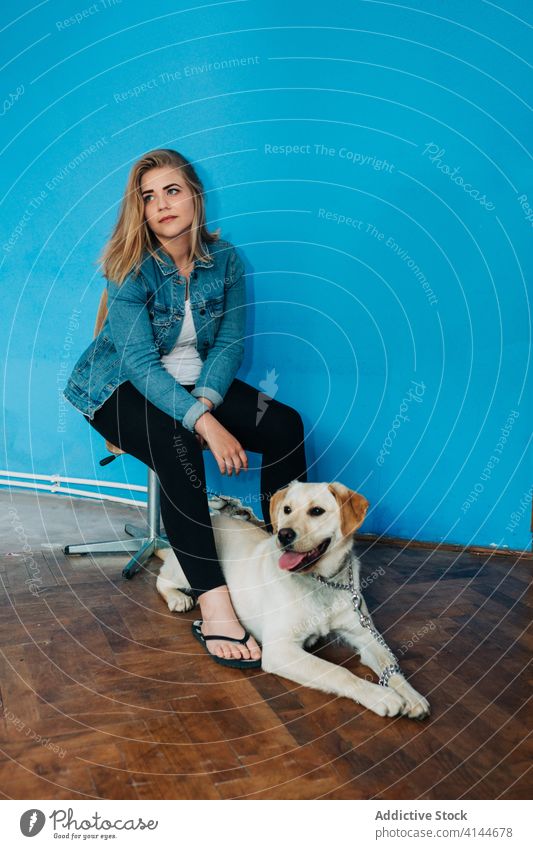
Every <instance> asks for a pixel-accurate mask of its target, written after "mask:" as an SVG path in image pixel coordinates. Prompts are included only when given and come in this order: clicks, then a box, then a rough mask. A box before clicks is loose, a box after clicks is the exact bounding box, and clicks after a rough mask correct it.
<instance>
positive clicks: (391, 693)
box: [356, 684, 405, 716]
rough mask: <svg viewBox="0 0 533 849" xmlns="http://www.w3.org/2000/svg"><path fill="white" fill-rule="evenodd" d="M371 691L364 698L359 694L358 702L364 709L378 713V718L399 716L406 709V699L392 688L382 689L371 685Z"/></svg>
mask: <svg viewBox="0 0 533 849" xmlns="http://www.w3.org/2000/svg"><path fill="white" fill-rule="evenodd" d="M369 686H370V687H371V689H370V690H367V691H366V692H365V693H364V696H362V695H361V694H358V696H357V698H356V701H358V702H360V704H362V705H364V707H366V708H368V709H369V710H372V711H374V713H377V715H378V716H398V714H402V713H403V712H404V708H405V699H403V698H402V696H400V694H399V693H397V692H396V691H395V690H392V689H391V688H390V687H381V686H380V685H378V684H370V685H369Z"/></svg>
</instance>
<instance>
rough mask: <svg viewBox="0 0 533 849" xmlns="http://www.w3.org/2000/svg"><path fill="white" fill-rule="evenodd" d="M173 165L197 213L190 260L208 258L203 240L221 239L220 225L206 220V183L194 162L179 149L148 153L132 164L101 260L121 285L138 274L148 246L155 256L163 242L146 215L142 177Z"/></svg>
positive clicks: (109, 275) (192, 225) (108, 272)
mask: <svg viewBox="0 0 533 849" xmlns="http://www.w3.org/2000/svg"><path fill="white" fill-rule="evenodd" d="M167 165H170V166H171V167H173V168H178V169H179V170H180V171H181V173H182V175H183V177H184V179H185V182H186V184H187V185H188V187H189V189H190V190H191V192H192V196H193V202H194V215H193V220H192V223H191V249H190V253H189V257H188V260H187V263H190V262H192V261H193V260H195V259H200V260H209V259H210V257H209V255H207V254H206V253H204V251H203V250H202V243H204V244H206V245H207V244H210V243H212V242H216V241H218V239H219V237H220V228H218V230H216V231H214V232H213V233H210V232H209V231H208V230H207V227H206V224H205V201H204V187H203V184H202V181H201V180H200V178H199V177H198V174H197V173H196V171H195V169H194V166H193V165H192V164H191V163H190V162H189V160H188V159H185V157H184V156H182V155H181V153H178V151H177V150H172V149H170V148H160V149H157V150H150V151H149V152H148V153H145V154H144V156H142V157H141V158H140V159H138V160H137V162H135V163H134V165H133V166H132V168H131V171H130V174H129V177H128V182H127V184H126V190H125V192H124V197H123V198H122V204H121V207H120V212H119V215H118V220H117V223H116V225H115V229H114V230H113V233H112V235H111V238H110V239H109V241H108V242H107V244H106V245H105V247H104V249H103V251H102V253H101V255H100V256H99V258H98V262H99V263H101V265H102V270H103V274H104V276H105V277H106V278H107V279H108V280H111V281H113V282H115V283H118V284H119V285H120V284H121V283H123V282H124V280H125V279H126V277H127V276H128V274H130V272H133V273H134V274H135V275H136V274H138V272H139V269H140V266H141V262H142V258H143V253H144V251H145V250H147V251H148V252H149V253H150V254H151V255H152V256H155V251H156V249H157V248H158V247H160V244H161V243H160V242H159V239H158V238H157V236H156V235H155V233H153V232H152V230H151V229H150V227H149V226H148V223H147V221H146V219H145V217H144V201H143V198H142V194H141V178H142V176H143V174H145V173H146V171H149V170H150V169H151V168H161V167H164V166H167Z"/></svg>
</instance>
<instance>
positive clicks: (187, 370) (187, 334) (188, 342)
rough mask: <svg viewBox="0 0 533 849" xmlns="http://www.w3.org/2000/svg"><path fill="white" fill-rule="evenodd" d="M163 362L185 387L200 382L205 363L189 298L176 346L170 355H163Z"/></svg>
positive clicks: (186, 302)
mask: <svg viewBox="0 0 533 849" xmlns="http://www.w3.org/2000/svg"><path fill="white" fill-rule="evenodd" d="M161 362H162V363H163V366H164V367H165V368H166V370H167V371H168V372H170V374H171V375H172V376H173V377H175V378H176V380H177V381H178V383H181V384H183V385H184V386H186V385H188V384H191V383H196V381H197V380H198V377H199V375H200V372H201V370H202V364H203V363H202V359H201V357H200V354H199V353H198V349H197V347H196V329H195V327H194V321H193V317H192V313H191V303H190V300H189V298H187V299H186V301H185V315H184V316H183V320H182V325H181V330H180V334H179V336H178V338H177V340H176V344H175V345H174V347H173V348H172V350H171V351H170V353H169V354H163V356H162V357H161Z"/></svg>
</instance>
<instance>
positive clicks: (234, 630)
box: [198, 584, 261, 660]
mask: <svg viewBox="0 0 533 849" xmlns="http://www.w3.org/2000/svg"><path fill="white" fill-rule="evenodd" d="M198 603H199V605H200V610H201V611H202V619H203V622H202V634H203V635H204V637H207V636H209V634H225V635H227V636H228V637H243V636H244V633H245V629H244V627H243V625H241V623H240V622H239V620H238V619H237V616H236V614H235V610H234V608H233V604H232V603H231V598H230V594H229V590H228V588H227V586H226V584H223V585H222V586H220V587H215V589H214V590H208V592H205V593H202V594H201V595H200V596H198ZM206 646H207V647H208V651H209V652H210V653H211V654H216V655H217V656H218V657H224V658H228V659H229V658H235V659H237V660H259V658H260V657H261V649H260V648H259V646H258V645H257V642H256V641H255V640H254V638H253V637H250V639H249V640H248V642H247V643H246V645H244V644H243V643H232V642H226V641H225V640H208V641H207V643H206Z"/></svg>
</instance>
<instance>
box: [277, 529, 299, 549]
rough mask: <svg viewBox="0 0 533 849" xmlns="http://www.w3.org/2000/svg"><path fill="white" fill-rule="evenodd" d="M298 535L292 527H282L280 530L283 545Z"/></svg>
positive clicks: (279, 535)
mask: <svg viewBox="0 0 533 849" xmlns="http://www.w3.org/2000/svg"><path fill="white" fill-rule="evenodd" d="M295 536H296V531H293V529H292V528H281V529H280V530H279V531H278V539H279V541H280V542H281V543H282V545H288V544H289V543H290V542H292V541H293V539H294V537H295Z"/></svg>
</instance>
